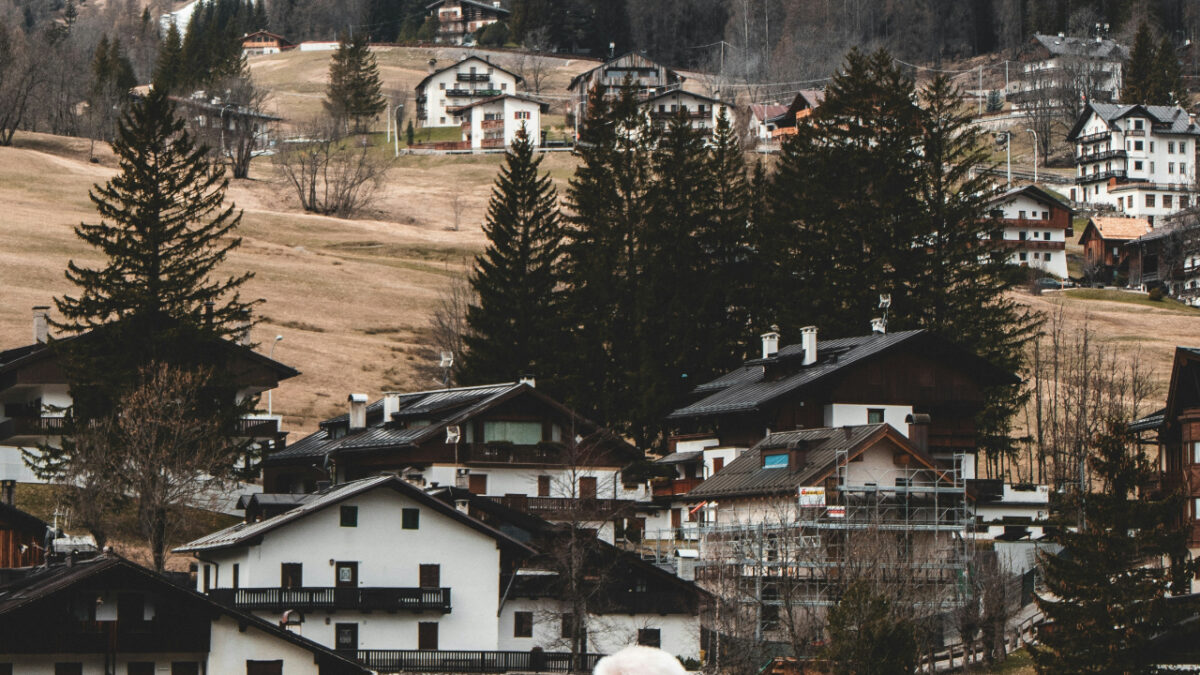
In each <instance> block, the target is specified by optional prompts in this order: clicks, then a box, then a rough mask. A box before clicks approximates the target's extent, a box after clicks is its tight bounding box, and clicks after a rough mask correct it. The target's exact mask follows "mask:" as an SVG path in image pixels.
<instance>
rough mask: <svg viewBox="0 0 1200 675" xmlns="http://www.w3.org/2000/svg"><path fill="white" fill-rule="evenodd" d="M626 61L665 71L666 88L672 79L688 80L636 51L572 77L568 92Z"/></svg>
mask: <svg viewBox="0 0 1200 675" xmlns="http://www.w3.org/2000/svg"><path fill="white" fill-rule="evenodd" d="M625 59H631V60H634V61H639V60H640V61H643V62H644V63H645V64H647V65H646V67H654V68H662V69H663V70H665V71H666V76H667V82H664V83H663V85H664V86H665V85H666V84H667V83H668V82H670V81H671V78H672V77H674V78H675V80H676V81H678V82H683V81H684V80H686V79H687V78H685V77H683V76H682V75H680V74H679V73H677V72H675V71H674V70H671V69H670V68H667V67H666V66H664V65H662V64H660V63H656V62H654V61H651V60H650V59H649V58H647V57H646V55H645V54H639V53H637V52H634V51H628V52H625V53H624V54H621V55H620V56H616V57H613V58H611V59H609V60H607V61H605V62H604V63H601V64H600V65H598V66H596V67H595V68H590V69H588V70H585V71H583V72H582V73H579V74H578V75H576V76H575V77H572V78H571V82H570V83H569V84H567V91H574V90H575V87H577V86H579V83H581V82H583V81H585V80H587V79H588V78H590V77H591V75H592V73H594V72H596V71H597V70H600V69H601V68H606V67H608V66H612V65H613V64H616V63H618V62H619V61H622V60H625Z"/></svg>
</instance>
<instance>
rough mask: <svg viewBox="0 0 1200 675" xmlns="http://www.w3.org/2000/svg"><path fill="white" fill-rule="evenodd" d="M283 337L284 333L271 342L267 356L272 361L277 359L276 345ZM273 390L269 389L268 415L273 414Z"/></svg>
mask: <svg viewBox="0 0 1200 675" xmlns="http://www.w3.org/2000/svg"><path fill="white" fill-rule="evenodd" d="M282 339H283V336H282V335H276V336H275V340H274V341H273V342H272V343H271V351H270V353H269V355H268V357H267V358H269V359H271V360H272V361H274V360H275V345H277V344H279V341H280V340H282ZM272 391H274V389H268V390H267V417H270V416H271V392H272Z"/></svg>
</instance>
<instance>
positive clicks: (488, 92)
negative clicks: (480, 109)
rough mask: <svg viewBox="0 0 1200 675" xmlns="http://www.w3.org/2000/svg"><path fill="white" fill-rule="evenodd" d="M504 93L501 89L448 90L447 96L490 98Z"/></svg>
mask: <svg viewBox="0 0 1200 675" xmlns="http://www.w3.org/2000/svg"><path fill="white" fill-rule="evenodd" d="M502 93H504V92H502V91H500V90H499V89H447V90H446V96H448V97H450V98H489V97H492V96H499V95H500V94H502Z"/></svg>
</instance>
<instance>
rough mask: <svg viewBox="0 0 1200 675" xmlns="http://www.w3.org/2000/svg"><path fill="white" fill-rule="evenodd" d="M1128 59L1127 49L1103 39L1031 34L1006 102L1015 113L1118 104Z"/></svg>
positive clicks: (1019, 60)
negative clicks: (1082, 104)
mask: <svg viewBox="0 0 1200 675" xmlns="http://www.w3.org/2000/svg"><path fill="white" fill-rule="evenodd" d="M1128 58H1129V51H1128V50H1127V49H1126V48H1125V47H1123V46H1122V45H1120V44H1117V43H1116V42H1113V41H1112V40H1109V39H1107V38H1099V37H1097V38H1082V37H1067V36H1065V35H1063V34H1062V33H1059V34H1058V35H1041V34H1034V36H1033V37H1032V38H1030V40H1029V44H1028V45H1027V46H1026V48H1025V49H1024V50H1023V51H1022V54H1021V56H1020V58H1019V59H1018V63H1019V64H1020V71H1019V73H1018V74H1017V77H1016V78H1014V79H1013V81H1012V83H1011V84H1010V85H1009V86H1010V89H1009V91H1008V92H1007V95H1008V99H1009V100H1010V101H1012V103H1013V106H1014V107H1016V108H1035V107H1049V108H1061V107H1069V106H1071V105H1072V104H1074V103H1075V102H1077V101H1079V100H1081V98H1082V99H1085V100H1088V101H1102V102H1111V101H1117V100H1119V98H1120V95H1121V85H1122V75H1121V71H1122V67H1123V66H1124V64H1125V61H1126V60H1127V59H1128ZM1072 109H1073V108H1072Z"/></svg>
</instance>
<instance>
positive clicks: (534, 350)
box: [460, 128, 563, 388]
mask: <svg viewBox="0 0 1200 675" xmlns="http://www.w3.org/2000/svg"><path fill="white" fill-rule="evenodd" d="M541 164H542V157H540V156H537V155H535V153H534V147H533V142H532V140H531V139H530V138H529V135H528V133H527V131H526V130H525V129H524V128H522V129H521V131H520V132H518V134H517V138H516V140H515V141H514V142H513V144H512V147H511V148H509V150H508V153H507V154H506V155H505V164H504V166H502V167H501V168H500V175H499V176H497V178H496V185H495V187H494V188H493V189H492V199H491V203H490V204H489V205H488V215H487V220H486V222H485V223H484V225H483V231H484V234H486V235H487V238H488V246H487V249H486V250H485V251H484V252H483V253H482V254H481V255H479V256H477V257H476V258H475V271H474V273H473V274H472V275H471V286H472V288H474V290H475V293H476V295H477V297H478V304H475V305H472V306H471V307H469V308H468V310H467V325H468V326H469V328H470V332H469V334H468V335H467V336H465V338H464V339H465V342H466V347H467V349H466V353H465V354H463V355H462V359H463V362H462V371H461V374H460V376H461V379H462V380H463V382H465V383H468V384H483V383H488V382H503V381H510V380H515V379H517V377H518V376H520V375H521V374H522V373H525V372H531V373H534V374H537V375H541V376H543V377H547V376H550V375H552V372H551V368H552V367H553V363H552V361H551V359H552V357H553V356H554V355H555V354H556V352H557V348H558V347H559V346H560V345H561V344H562V338H563V331H562V326H561V323H560V322H559V321H558V320H557V319H558V316H557V315H558V312H559V301H558V297H557V296H558V292H557V288H556V287H557V284H558V278H557V269H556V268H557V266H558V262H559V260H560V258H561V257H562V247H563V229H562V224H561V222H560V220H559V213H558V194H557V193H556V191H555V189H554V184H553V182H552V181H551V180H550V176H549V175H547V174H544V173H542V172H541V168H540V167H541ZM547 379H548V380H549V384H550V385H551V388H553V386H554V384H555V383H554V380H553V378H552V377H549V378H547Z"/></svg>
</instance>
